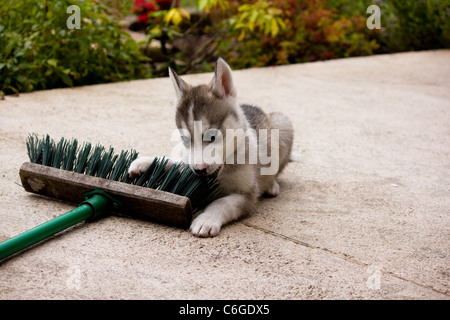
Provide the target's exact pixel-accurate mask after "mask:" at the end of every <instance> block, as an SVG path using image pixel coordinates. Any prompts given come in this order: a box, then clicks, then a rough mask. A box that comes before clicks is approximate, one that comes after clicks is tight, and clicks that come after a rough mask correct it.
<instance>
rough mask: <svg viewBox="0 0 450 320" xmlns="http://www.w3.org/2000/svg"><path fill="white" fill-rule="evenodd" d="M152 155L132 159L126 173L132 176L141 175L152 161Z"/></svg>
mask: <svg viewBox="0 0 450 320" xmlns="http://www.w3.org/2000/svg"><path fill="white" fill-rule="evenodd" d="M153 159H154V158H152V157H142V158H137V159H136V160H134V161H133V162H132V163H131V164H130V167H129V168H128V174H129V175H130V177H132V178H136V177H139V176H141V175H142V174H143V173H144V172H145V171H147V169H148V167H149V166H150V164H151V163H152V162H153Z"/></svg>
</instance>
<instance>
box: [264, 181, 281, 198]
mask: <svg viewBox="0 0 450 320" xmlns="http://www.w3.org/2000/svg"><path fill="white" fill-rule="evenodd" d="M279 194H280V185H279V184H278V182H277V180H276V179H273V182H272V185H271V186H270V187H269V189H267V190H266V192H265V195H266V196H269V197H276V196H277V195H279Z"/></svg>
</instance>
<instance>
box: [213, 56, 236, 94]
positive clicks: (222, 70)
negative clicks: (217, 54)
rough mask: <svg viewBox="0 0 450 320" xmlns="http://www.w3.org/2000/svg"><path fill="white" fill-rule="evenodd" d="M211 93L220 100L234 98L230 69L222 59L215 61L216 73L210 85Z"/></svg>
mask: <svg viewBox="0 0 450 320" xmlns="http://www.w3.org/2000/svg"><path fill="white" fill-rule="evenodd" d="M211 91H212V93H213V94H214V95H215V96H216V97H218V98H220V99H224V98H228V97H236V89H235V88H234V84H233V77H232V75H231V68H230V66H229V65H228V64H227V63H226V62H225V60H223V59H222V58H219V60H217V63H216V71H215V73H214V78H213V80H212V83H211Z"/></svg>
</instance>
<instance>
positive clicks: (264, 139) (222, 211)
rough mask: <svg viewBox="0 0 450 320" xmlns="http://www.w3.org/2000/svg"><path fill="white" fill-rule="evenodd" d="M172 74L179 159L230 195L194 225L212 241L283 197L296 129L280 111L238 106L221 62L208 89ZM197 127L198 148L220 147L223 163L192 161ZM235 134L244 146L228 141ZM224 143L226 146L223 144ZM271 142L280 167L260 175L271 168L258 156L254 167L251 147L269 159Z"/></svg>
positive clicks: (142, 162)
mask: <svg viewBox="0 0 450 320" xmlns="http://www.w3.org/2000/svg"><path fill="white" fill-rule="evenodd" d="M169 75H170V78H171V80H172V82H173V85H174V88H175V93H176V118H175V121H176V125H177V127H178V129H179V131H180V135H181V138H182V144H183V146H184V148H185V151H186V152H183V154H184V156H183V159H181V160H182V161H184V162H185V163H188V164H189V165H190V167H191V169H192V170H193V171H194V172H195V173H196V174H199V175H210V174H216V175H217V178H218V181H219V183H220V185H221V187H222V189H223V191H224V193H225V194H226V196H224V197H222V198H220V199H218V200H215V201H214V202H212V203H211V204H209V205H208V206H207V207H206V208H205V209H204V211H203V212H202V213H200V214H199V215H198V216H197V217H196V218H195V219H194V220H193V221H192V223H191V226H190V231H191V232H192V234H194V235H195V236H199V237H214V236H217V235H218V234H219V232H220V229H221V227H222V226H223V225H225V224H227V223H229V222H231V221H233V220H236V219H239V218H240V217H242V216H244V215H246V214H249V213H251V212H252V211H253V210H254V208H255V205H256V203H257V200H258V198H259V197H261V196H264V195H266V196H272V197H274V196H277V195H278V194H279V192H280V186H279V184H278V182H277V177H278V175H279V174H280V172H281V171H282V170H283V169H284V167H285V166H286V164H287V163H288V162H289V160H290V155H291V149H292V143H293V136H294V130H293V127H292V124H291V122H290V121H289V119H288V118H287V117H286V116H285V115H283V114H282V113H278V112H275V113H270V114H265V113H264V112H263V111H262V110H261V109H260V108H258V107H254V106H250V105H239V103H238V100H237V93H236V88H235V86H234V83H233V78H232V71H231V69H230V67H229V66H228V64H227V63H226V62H225V61H224V60H223V59H221V58H219V60H218V61H217V64H216V69H215V73H214V78H213V79H212V81H211V82H210V84H209V85H200V86H191V85H189V84H187V83H186V82H185V81H184V80H182V79H181V78H180V77H179V76H178V75H177V74H176V73H175V72H174V71H173V70H172V69H170V68H169ZM199 121H201V122H199ZM199 123H200V126H201V128H197V132H198V131H199V130H201V132H202V135H203V139H202V142H201V143H200V146H201V147H203V148H205V147H207V145H208V144H211V143H215V144H216V145H217V144H218V143H220V144H222V145H223V147H224V148H223V149H224V150H225V152H222V155H221V157H222V159H221V160H222V161H215V162H206V161H193V160H194V158H195V157H194V156H193V154H194V149H195V148H197V147H198V146H197V147H195V143H194V131H195V130H196V128H195V126H196V125H195V124H197V127H198V124H199ZM273 129H277V132H278V137H277V138H278V139H277V140H278V141H271V137H273V135H272V134H271V132H272V130H273ZM233 130H234V131H233ZM236 130H239V131H240V132H245V144H244V145H242V144H238V143H237V138H236V137H231V138H230V137H229V139H228V140H227V134H228V135H230V132H236ZM260 132H266V133H267V134H260ZM275 137H276V135H275ZM219 138H220V139H219ZM226 141H228V144H227V145H226V146H225V144H226ZM230 141H231V144H230ZM273 143H278V145H277V146H278V152H279V153H278V154H277V157H276V159H275V160H277V161H276V162H277V163H276V165H277V168H276V170H275V171H273V170H272V171H266V172H271V173H272V174H262V172H264V171H263V170H264V169H266V170H268V168H269V167H270V166H271V165H272V164H271V163H264V162H263V161H260V160H259V158H258V160H257V161H256V163H255V162H252V161H250V158H251V156H252V155H251V154H250V151H251V146H256V145H258V146H260V147H261V146H263V148H267V150H266V152H267V153H266V154H267V155H269V154H271V149H272V146H273V145H274V144H273ZM239 148H246V149H245V162H244V163H239V162H238V161H236V159H237V157H238V151H239ZM241 151H242V150H241ZM216 159H217V158H216ZM152 160H153V158H152V157H141V158H138V159H136V160H135V161H134V162H133V163H132V164H131V166H130V169H129V172H130V174H131V175H132V176H139V175H141V174H142V173H143V172H145V170H146V169H147V168H148V166H149V164H150V163H151V161H152ZM174 160H175V159H174Z"/></svg>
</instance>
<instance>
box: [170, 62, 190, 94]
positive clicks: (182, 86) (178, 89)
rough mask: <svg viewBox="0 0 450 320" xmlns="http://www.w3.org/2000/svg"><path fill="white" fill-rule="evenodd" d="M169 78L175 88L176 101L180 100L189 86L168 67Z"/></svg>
mask: <svg viewBox="0 0 450 320" xmlns="http://www.w3.org/2000/svg"><path fill="white" fill-rule="evenodd" d="M169 76H170V79H171V80H172V83H173V86H174V88H175V93H176V95H177V99H178V100H180V99H181V97H182V96H183V93H184V92H185V91H186V90H187V89H188V88H189V85H188V84H187V83H186V82H185V81H184V80H183V79H181V78H180V77H179V76H178V75H177V74H176V73H175V71H173V70H172V68H170V67H169Z"/></svg>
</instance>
